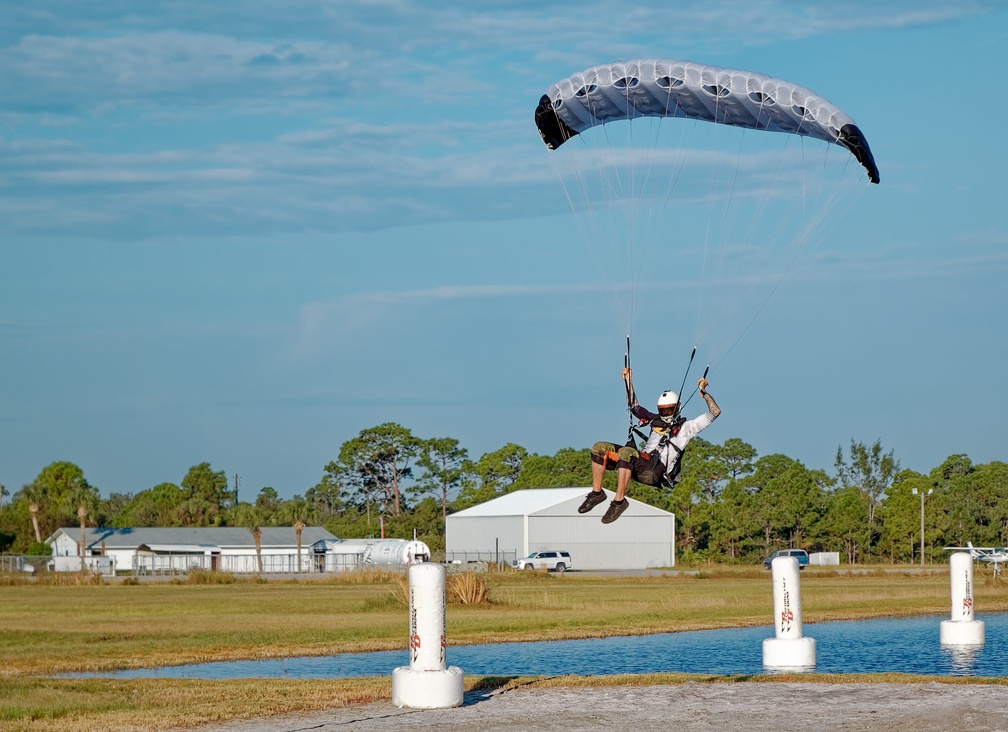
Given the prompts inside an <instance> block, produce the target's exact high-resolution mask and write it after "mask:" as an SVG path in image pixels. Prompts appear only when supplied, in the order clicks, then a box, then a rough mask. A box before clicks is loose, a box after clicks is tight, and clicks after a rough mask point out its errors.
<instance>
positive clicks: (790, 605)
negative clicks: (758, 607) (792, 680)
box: [763, 557, 816, 670]
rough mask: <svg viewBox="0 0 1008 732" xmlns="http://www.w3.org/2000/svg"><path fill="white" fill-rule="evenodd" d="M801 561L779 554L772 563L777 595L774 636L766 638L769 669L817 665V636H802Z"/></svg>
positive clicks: (774, 593) (765, 658)
mask: <svg viewBox="0 0 1008 732" xmlns="http://www.w3.org/2000/svg"><path fill="white" fill-rule="evenodd" d="M798 571H799V566H798V560H797V559H795V558H794V557H777V558H776V559H774V560H773V563H772V564H771V565H770V574H771V578H772V581H773V598H774V637H773V638H767V639H766V640H764V641H763V666H764V668H766V669H768V670H778V669H780V670H801V669H810V668H815V664H816V642H815V638H805V637H804V636H803V635H802V609H801V586H800V585H799V580H798Z"/></svg>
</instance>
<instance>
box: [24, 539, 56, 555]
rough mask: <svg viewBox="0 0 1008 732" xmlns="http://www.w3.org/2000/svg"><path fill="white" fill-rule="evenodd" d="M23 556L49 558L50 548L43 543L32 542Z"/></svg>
mask: <svg viewBox="0 0 1008 732" xmlns="http://www.w3.org/2000/svg"><path fill="white" fill-rule="evenodd" d="M25 555H26V556H29V557H51V556H52V547H51V546H49V545H48V544H46V543H45V542H44V541H33V542H32V543H31V546H29V547H28V551H26V552H25Z"/></svg>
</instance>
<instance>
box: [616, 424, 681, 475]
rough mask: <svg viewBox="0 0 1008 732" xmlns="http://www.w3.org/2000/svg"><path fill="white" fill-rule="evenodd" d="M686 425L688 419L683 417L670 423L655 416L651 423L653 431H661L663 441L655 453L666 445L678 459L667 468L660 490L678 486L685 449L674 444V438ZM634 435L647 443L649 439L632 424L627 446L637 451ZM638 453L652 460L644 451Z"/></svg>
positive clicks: (659, 443)
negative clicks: (677, 480)
mask: <svg viewBox="0 0 1008 732" xmlns="http://www.w3.org/2000/svg"><path fill="white" fill-rule="evenodd" d="M685 423H686V418H685V417H683V416H678V417H676V418H675V419H673V420H672V421H671V422H670V421H668V420H666V419H665V418H664V417H662V416H661V415H657V416H655V417H654V418H653V419H652V420H651V422H650V427H651V430H652V431H655V430H661V433H660V434H661V439H660V440H659V441H658V445H657V447H656V448H655V453H660V452H661V451H662V448H664V447H665V446H666V445H667V446H670V447H671V448H672V449H673V450H675V452H676V458H675V460H674V461H673V463H672V466H671V468H670V467H669V466H667V465H666V466H665V469H666V472H665V473H664V474H663V475H662V477H661V479H660V480H659V482H658V487H659V488H661V487H665V488H669V489H671V488H673V487H674V486H675V484H676V479H677V478H678V477H679V472H680V471H681V470H682V456H683V449H682V448H681V447H679V446H678V445H677V444H675V443H674V442H672V438H673V437H675V436H676V435H678V434H679V430H680V429H682V426H683V425H684V424H685ZM642 424H643V423H642ZM634 435H636V436H637V437H640V438H641V439H642V440H644V442H645V443H646V442H647V440H648V437H647V435H645V434H644V433H643V432H641V431H640V430H639V429H638V428H637V426H636V425H634V424H632V423H631V425H630V428H629V429H628V430H627V443H626V444H627V447H632V448H634V449H635V450H637V449H638V448H637V443H636V441H635V440H634ZM638 451H639V452H640V455H641V457H642V458H644V459H646V460H650V459H651V455H650V454H648V453H646V452H644V451H643V450H638Z"/></svg>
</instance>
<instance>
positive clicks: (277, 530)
mask: <svg viewBox="0 0 1008 732" xmlns="http://www.w3.org/2000/svg"><path fill="white" fill-rule="evenodd" d="M335 538H336V537H335V536H333V535H332V534H331V533H329V532H328V531H326V530H325V529H324V528H322V527H321V526H306V527H305V528H304V530H303V531H302V532H301V564H300V565H298V556H297V532H296V531H295V530H294V528H293V527H289V526H264V527H263V529H262V536H261V537H260V551H261V554H262V560H263V571H264V572H268V573H284V572H311V571H317V567H316V565H315V564H314V563H313V562H312V551H311V546H312V544H314V543H316V542H319V541H325V540H334V539H335ZM80 540H81V530H80V527H79V526H74V527H66V528H62V529H57V530H56V531H55V532H54V533H53V534H52V536H50V537H49V538H48V539H46V543H47V544H49V546H51V547H52V550H53V562H54V567H55V569H56V570H58V571H76V570H79V569H80V554H79V548H78V547H79V545H80ZM84 560H85V564H87V565H88V566H89V567H91V568H92V570H93V571H100V572H102V573H103V574H109V573H111V574H114V573H116V572H123V571H132V572H134V573H138V574H147V573H172V572H185V571H188V570H189V569H194V568H202V569H208V570H221V571H224V572H233V573H250V572H258V571H259V567H258V560H257V557H256V549H255V537H253V536H252V532H251V531H249V530H248V529H245V528H241V527H223V528H221V527H179V528H157V527H155V528H136V529H114V528H98V529H93V528H88V529H85V539H84ZM109 564H110V565H111V566H110V567H109V566H108V565H109ZM106 567H108V569H109V570H110V571H106Z"/></svg>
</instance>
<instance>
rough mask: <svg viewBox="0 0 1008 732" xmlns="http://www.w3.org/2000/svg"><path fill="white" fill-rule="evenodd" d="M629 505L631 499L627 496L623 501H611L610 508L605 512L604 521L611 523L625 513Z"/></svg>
mask: <svg viewBox="0 0 1008 732" xmlns="http://www.w3.org/2000/svg"><path fill="white" fill-rule="evenodd" d="M629 505H630V501H628V500H627V499H625V498H624V499H623V500H622V501H613V502H612V503H610V504H609V508H608V510H606V512H605V516H603V517H602V523H604V524H611V523H612V522H613V521H615V520H616V519H618V518H619V517H620V516H622V515H623V512H624V511H626V510H627V506H629Z"/></svg>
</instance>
